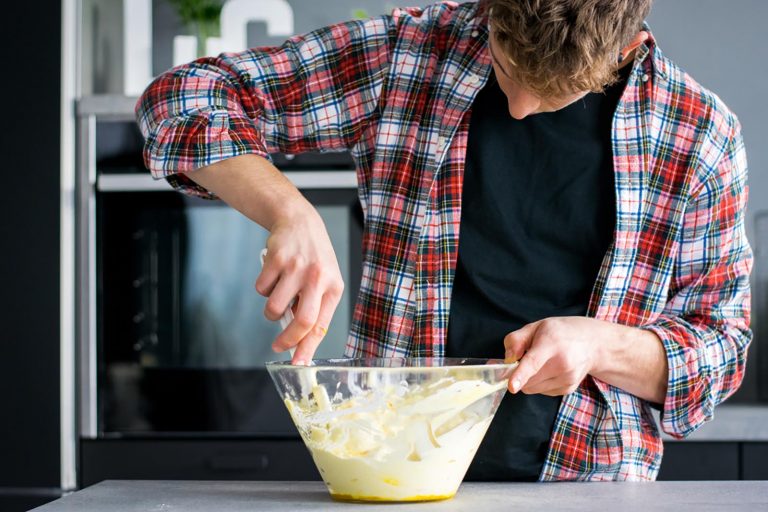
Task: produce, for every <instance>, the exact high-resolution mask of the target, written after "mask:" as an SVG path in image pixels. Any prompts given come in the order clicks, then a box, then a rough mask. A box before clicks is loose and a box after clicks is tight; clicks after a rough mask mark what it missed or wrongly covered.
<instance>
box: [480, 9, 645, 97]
mask: <svg viewBox="0 0 768 512" xmlns="http://www.w3.org/2000/svg"><path fill="white" fill-rule="evenodd" d="M482 1H483V3H482V4H481V6H482V7H481V8H482V9H483V11H484V12H486V13H487V14H488V17H489V25H490V28H491V33H492V37H494V38H495V39H494V40H495V42H496V43H498V46H499V47H500V48H501V49H502V51H503V53H504V55H503V56H498V58H499V59H503V57H506V59H507V60H508V62H509V63H510V64H511V65H510V66H505V67H506V68H508V69H510V70H512V73H514V75H513V76H514V78H515V80H516V81H518V82H519V83H520V84H521V85H522V86H523V87H525V88H526V89H528V90H529V91H531V92H533V93H534V94H537V95H538V96H541V97H555V96H562V95H567V94H572V93H575V92H583V91H593V92H599V91H602V90H603V89H604V88H605V86H606V85H609V84H611V83H613V82H615V81H616V79H617V78H618V75H617V71H616V70H617V68H618V66H617V60H618V57H619V52H620V50H621V49H622V48H623V47H624V46H626V45H627V44H629V43H630V41H631V40H632V37H633V36H634V35H635V34H637V33H638V32H639V31H640V30H642V26H643V20H644V19H645V17H646V16H647V15H648V12H649V11H650V10H651V3H652V0H482Z"/></svg>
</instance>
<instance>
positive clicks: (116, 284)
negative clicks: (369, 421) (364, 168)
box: [78, 98, 362, 485]
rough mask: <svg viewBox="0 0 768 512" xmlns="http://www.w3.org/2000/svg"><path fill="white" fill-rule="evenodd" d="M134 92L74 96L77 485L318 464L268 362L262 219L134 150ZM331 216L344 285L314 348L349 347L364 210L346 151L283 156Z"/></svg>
mask: <svg viewBox="0 0 768 512" xmlns="http://www.w3.org/2000/svg"><path fill="white" fill-rule="evenodd" d="M132 106H133V105H132V101H129V100H121V99H119V98H113V99H111V100H110V98H89V99H88V100H84V101H83V102H81V104H80V105H79V123H80V129H79V131H80V133H79V137H80V140H81V145H80V151H79V162H80V165H79V166H78V168H79V173H80V176H79V180H78V188H79V190H78V237H79V253H78V270H79V272H78V274H79V275H78V283H79V285H80V288H79V301H78V312H79V313H78V337H79V347H80V348H79V354H78V364H79V370H80V376H81V378H80V384H79V385H80V394H79V396H80V401H79V402H80V403H79V407H80V415H79V417H80V429H79V431H80V448H81V449H80V459H79V464H78V466H79V474H80V484H81V485H89V484H91V483H94V482H97V481H100V480H103V479H106V478H165V479H180V478H197V479H199V478H207V479H211V478H273V479H301V478H317V474H316V473H315V469H314V466H313V465H312V463H311V461H310V459H309V456H308V454H307V452H306V450H305V449H304V448H303V445H302V444H301V441H300V439H299V437H298V433H297V432H296V430H295V428H294V426H293V424H292V422H291V420H290V418H289V416H288V414H287V411H286V410H285V407H284V405H283V403H282V401H281V399H280V397H279V396H278V394H277V392H276V391H275V389H274V387H273V385H272V383H271V381H270V379H269V376H268V375H267V372H266V370H265V368H264V363H265V362H266V361H269V360H274V359H281V358H286V357H287V355H280V354H275V353H274V352H272V350H271V342H272V340H273V339H274V338H275V336H276V335H277V334H278V332H279V329H280V327H279V325H278V324H277V323H274V322H270V321H269V320H267V319H266V318H265V317H264V315H263V309H264V305H265V298H264V297H262V296H260V295H259V294H258V293H257V292H256V291H255V289H254V283H255V280H256V277H257V276H258V274H259V272H260V263H259V252H260V251H261V249H262V248H263V247H265V243H266V238H267V236H268V233H267V232H266V231H265V230H264V229H263V228H261V227H260V226H258V225H256V224H255V223H253V222H252V221H250V220H249V219H247V218H245V217H244V216H242V215H241V214H240V213H238V212H237V211H235V210H233V209H231V208H229V207H228V206H226V205H225V204H224V203H222V202H220V201H208V200H203V199H198V198H193V197H189V196H185V195H183V194H180V193H178V192H175V191H173V190H172V189H171V188H170V186H169V185H168V184H167V183H166V182H164V181H153V180H152V179H151V177H150V176H149V173H148V172H147V171H146V170H144V169H143V164H142V162H141V146H142V140H141V136H140V134H139V133H138V132H137V130H136V127H135V123H134V122H133V119H132ZM274 158H275V161H276V164H277V165H278V166H279V167H280V168H281V169H282V170H284V171H285V173H286V176H288V177H289V179H291V180H293V181H294V183H295V184H296V185H297V187H298V188H299V189H300V190H301V191H302V192H303V193H304V195H305V196H306V197H307V198H308V199H309V200H310V201H311V202H312V203H313V204H314V205H315V206H316V208H317V210H318V211H319V213H320V215H321V217H322V218H323V220H324V221H325V224H326V227H327V229H328V232H329V235H330V238H331V241H332V242H333V245H334V249H335V251H336V255H337V258H338V261H339V265H340V267H341V270H342V275H343V278H344V281H345V283H346V289H345V293H344V297H343V298H342V300H341V302H340V304H339V307H338V308H337V310H336V313H335V316H334V318H333V321H332V323H331V325H330V326H329V331H328V334H327V336H326V338H325V340H324V342H323V343H322V344H321V345H320V347H319V349H318V351H317V357H339V356H341V355H342V353H343V349H344V345H345V343H346V340H347V333H348V329H349V324H350V320H351V316H352V309H353V305H354V300H355V297H356V295H357V290H358V287H359V282H360V268H361V264H360V263H361V261H360V259H361V234H362V214H361V211H360V208H359V203H358V201H357V192H356V179H355V173H354V170H353V167H352V161H351V158H350V157H349V155H348V154H344V153H327V154H316V155H300V156H296V157H295V158H291V157H289V156H286V155H275V156H274Z"/></svg>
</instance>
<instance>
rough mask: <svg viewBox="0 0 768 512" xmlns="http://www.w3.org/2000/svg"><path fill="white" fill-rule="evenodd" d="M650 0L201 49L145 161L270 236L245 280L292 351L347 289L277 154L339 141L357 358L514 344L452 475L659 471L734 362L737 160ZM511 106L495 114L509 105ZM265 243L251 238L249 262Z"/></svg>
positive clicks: (154, 100)
mask: <svg viewBox="0 0 768 512" xmlns="http://www.w3.org/2000/svg"><path fill="white" fill-rule="evenodd" d="M649 9H650V0H489V1H486V2H482V3H480V4H479V5H478V4H474V3H467V4H461V5H456V4H452V3H451V4H449V3H443V4H436V5H434V6H431V7H428V8H426V9H424V10H421V9H405V10H396V11H395V12H394V13H393V14H392V15H391V16H383V17H379V18H374V19H372V20H366V21H358V22H349V23H342V24H338V25H335V26H332V27H328V28H324V29H320V30H318V31H315V32H313V33H311V34H308V35H305V36H299V37H295V38H292V39H291V40H289V41H288V42H287V43H286V44H285V45H283V46H282V47H280V48H266V49H265V48H262V49H254V50H252V51H248V52H244V53H240V54H226V55H223V56H220V57H218V58H209V59H203V60H199V61H196V62H194V63H191V64H189V65H186V66H181V67H178V68H175V69H173V70H171V71H169V72H167V73H166V74H164V75H163V76H161V77H159V78H158V79H157V80H156V81H155V82H153V84H152V85H151V86H150V87H149V88H148V90H147V91H146V92H145V94H144V95H143V97H142V98H141V100H140V101H139V104H138V105H137V116H138V119H139V123H140V125H141V129H142V131H143V133H144V134H145V136H146V138H147V145H146V153H145V157H146V162H147V165H148V167H149V168H150V169H151V170H152V172H153V174H154V175H155V177H158V178H159V177H166V178H167V179H168V180H169V181H170V182H171V183H172V184H173V185H174V186H176V187H177V188H179V189H181V190H182V191H184V192H187V193H192V194H196V195H200V196H203V197H209V198H214V197H216V196H218V197H220V198H222V199H223V200H225V201H226V202H227V203H229V204H230V205H232V206H233V207H234V208H236V209H238V210H239V211H241V212H242V213H243V214H244V215H246V216H248V217H249V218H251V219H253V220H254V221H255V222H257V223H259V224H261V225H262V226H264V227H265V228H267V229H268V230H269V231H270V232H271V235H270V237H269V240H268V248H269V256H268V258H267V261H266V263H265V266H264V270H263V272H262V273H261V275H260V276H259V278H258V280H257V281H256V289H257V290H258V292H259V293H261V294H263V295H265V296H268V297H269V299H268V301H267V306H266V310H265V314H266V315H267V317H268V318H270V319H277V318H278V317H279V316H280V315H281V313H282V312H283V311H284V310H285V309H286V308H287V307H288V304H289V303H290V301H291V300H292V299H293V298H295V297H298V304H297V306H296V311H295V317H296V318H295V320H294V321H293V323H292V324H291V325H289V326H288V327H287V328H286V329H285V330H284V331H283V332H282V333H281V334H280V335H279V336H278V337H277V339H276V340H275V342H274V345H273V347H274V348H275V350H278V351H282V350H286V349H288V348H290V347H295V348H296V353H295V355H294V359H293V360H294V362H295V363H302V362H306V361H308V360H309V359H310V358H311V357H312V354H313V353H314V351H315V349H316V347H317V345H318V344H319V343H320V341H321V340H322V337H323V335H324V333H325V329H326V327H327V326H328V324H329V323H330V321H331V316H332V314H333V311H334V309H335V307H336V305H337V303H338V301H339V297H340V294H341V291H342V286H343V283H342V282H341V278H340V273H339V270H338V265H337V263H336V258H335V256H334V253H333V249H332V247H331V244H330V242H329V240H328V236H327V234H326V232H325V229H324V227H323V225H322V222H321V220H320V219H319V217H318V215H317V213H316V212H315V211H314V210H313V209H312V207H311V206H310V205H309V204H308V203H307V202H306V201H305V200H304V199H303V198H302V197H301V195H300V194H299V193H298V192H297V191H296V189H295V188H294V187H293V186H291V185H290V183H289V182H288V181H287V180H286V179H285V178H284V177H283V176H282V175H281V174H280V173H279V171H278V170H277V169H275V168H274V167H273V166H272V165H271V164H270V163H269V162H268V160H267V155H268V153H270V152H276V151H281V152H285V153H300V152H303V151H311V150H350V151H351V152H352V155H353V156H354V157H355V160H356V164H357V174H358V184H359V196H360V201H361V204H362V207H363V211H364V213H365V234H364V249H363V250H364V257H363V260H364V266H363V277H362V283H361V291H360V295H359V297H358V303H357V307H356V309H355V314H354V318H353V325H352V329H351V332H350V338H349V344H348V350H347V353H348V354H347V355H349V356H396V355H407V356H443V355H459V356H466V355H479V356H485V357H502V356H506V357H508V358H514V359H520V365H519V367H518V368H517V370H516V371H515V372H514V374H513V375H512V377H511V379H510V384H509V390H510V392H511V393H510V394H508V395H507V396H506V397H505V399H504V401H503V402H502V405H501V407H500V410H499V413H498V415H497V418H496V419H495V420H494V423H493V425H492V427H491V430H490V431H489V433H488V436H487V438H486V440H485V441H484V443H483V447H482V448H481V450H480V451H479V453H478V455H477V459H476V461H475V462H474V463H473V466H472V468H471V469H470V473H469V476H470V477H473V478H480V479H494V480H531V479H541V480H556V479H561V480H567V479H570V480H576V479H578V480H650V479H654V478H655V476H656V474H657V472H658V467H659V463H660V460H661V451H662V447H661V440H660V438H659V433H658V430H657V427H656V424H655V420H654V419H653V418H652V416H651V408H652V407H658V408H659V409H660V410H661V426H662V428H663V430H665V431H666V432H668V433H670V434H671V435H673V436H676V437H684V436H686V435H688V434H690V433H691V432H692V431H693V430H695V429H696V428H697V427H698V426H700V425H701V424H702V423H704V422H705V421H707V420H708V419H710V418H711V417H712V414H713V408H714V406H715V405H717V404H718V403H720V402H721V401H723V400H724V399H725V398H727V397H728V396H729V395H730V394H732V393H733V392H734V391H735V390H736V389H737V388H738V386H739V384H740V383H741V380H742V376H743V370H744V363H745V357H746V350H747V346H748V344H749V341H750V339H751V333H750V331H749V283H748V280H749V272H750V269H751V262H752V256H751V252H750V249H749V246H748V244H747V241H746V238H745V233H744V216H743V215H744V207H745V202H746V185H745V180H746V159H745V155H744V148H743V143H742V139H741V136H740V132H739V130H740V128H739V125H738V122H737V120H736V118H735V117H734V115H733V114H732V113H731V112H730V111H729V110H728V109H727V108H726V106H725V105H723V104H722V103H721V102H720V100H719V99H718V98H717V97H716V96H714V95H713V94H712V93H710V92H709V91H707V90H705V89H704V88H702V87H701V86H700V85H699V84H697V83H696V82H695V81H693V80H692V79H691V78H690V77H689V76H688V75H686V74H685V73H684V72H682V71H681V70H680V69H679V68H677V67H676V66H675V65H674V64H673V63H672V62H671V61H669V60H668V59H667V58H666V57H664V56H663V55H662V53H661V51H660V50H659V48H658V46H657V45H656V43H655V41H654V39H653V37H652V36H651V34H650V32H649V31H648V30H647V29H645V28H644V27H643V25H642V22H643V20H644V18H645V16H646V15H647V13H648V11H649ZM504 107H506V109H505V108H504ZM254 257H256V255H254Z"/></svg>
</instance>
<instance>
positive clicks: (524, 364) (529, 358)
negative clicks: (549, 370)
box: [508, 346, 550, 393]
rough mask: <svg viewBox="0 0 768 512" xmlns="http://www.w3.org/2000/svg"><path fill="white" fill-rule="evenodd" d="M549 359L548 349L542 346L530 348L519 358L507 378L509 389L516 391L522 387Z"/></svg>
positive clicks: (512, 391)
mask: <svg viewBox="0 0 768 512" xmlns="http://www.w3.org/2000/svg"><path fill="white" fill-rule="evenodd" d="M549 359H550V354H549V350H548V349H547V348H546V346H544V347H539V346H535V347H533V348H531V349H530V350H529V351H528V352H527V353H526V354H525V356H524V357H523V358H522V359H520V364H518V365H517V368H515V371H514V372H512V375H511V376H510V378H509V386H508V387H509V391H510V392H511V393H517V392H518V391H520V390H521V389H523V388H524V387H525V386H526V384H528V381H529V380H530V379H531V378H533V377H534V376H535V375H536V374H537V373H539V371H540V370H541V369H542V367H543V366H544V365H545V364H546V363H547V361H548V360H549Z"/></svg>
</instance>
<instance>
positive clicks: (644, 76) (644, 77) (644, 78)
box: [640, 73, 651, 82]
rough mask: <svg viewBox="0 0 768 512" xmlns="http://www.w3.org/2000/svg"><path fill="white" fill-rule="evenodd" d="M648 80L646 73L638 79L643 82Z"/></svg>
mask: <svg viewBox="0 0 768 512" xmlns="http://www.w3.org/2000/svg"><path fill="white" fill-rule="evenodd" d="M650 79H651V77H650V76H648V73H643V76H641V77H640V80H642V81H643V82H647V81H648V80H650Z"/></svg>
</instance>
